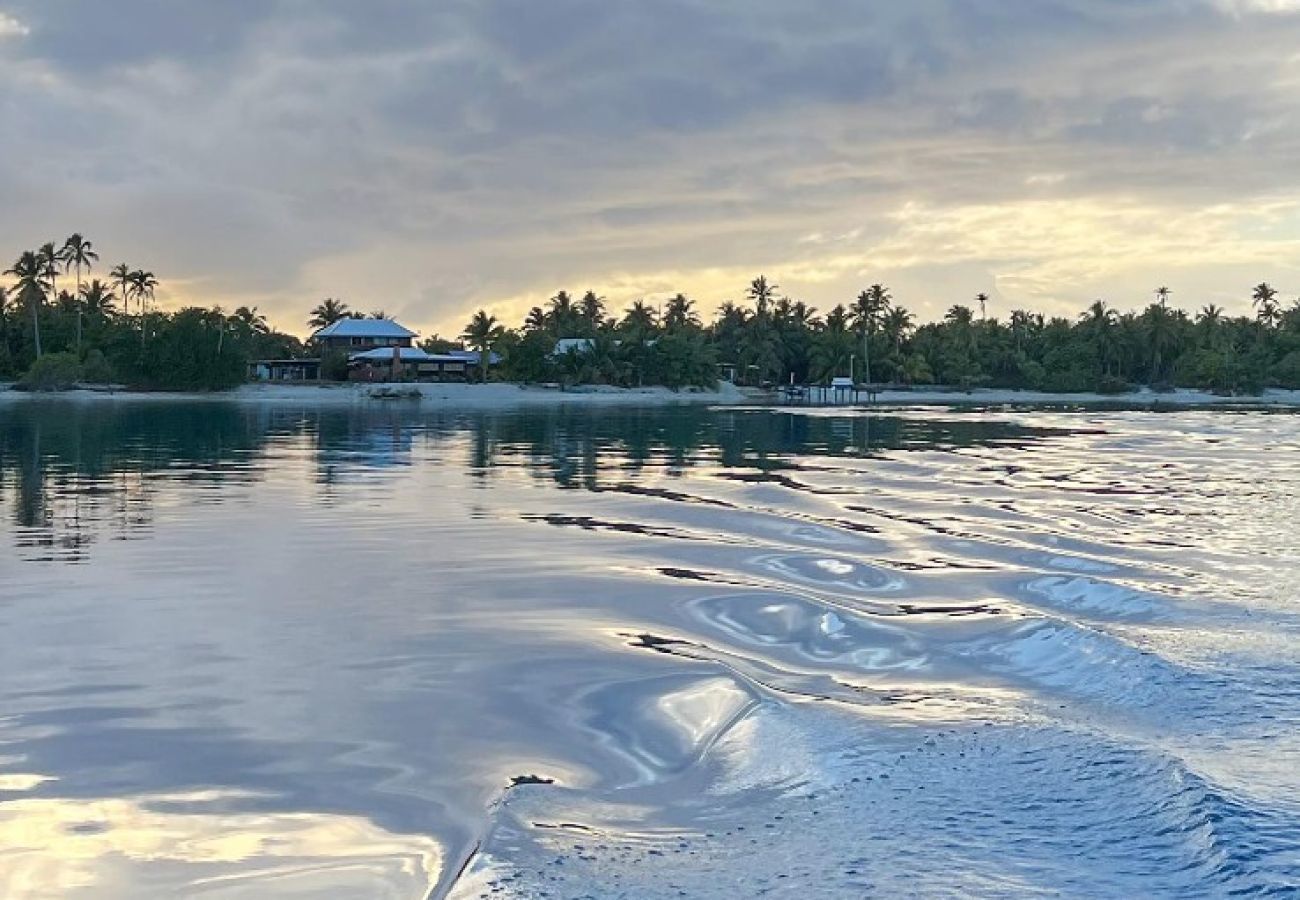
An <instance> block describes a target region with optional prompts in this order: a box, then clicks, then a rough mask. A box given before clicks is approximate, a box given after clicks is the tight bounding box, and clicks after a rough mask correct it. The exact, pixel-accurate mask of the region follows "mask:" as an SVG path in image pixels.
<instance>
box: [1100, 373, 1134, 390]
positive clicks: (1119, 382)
mask: <svg viewBox="0 0 1300 900" xmlns="http://www.w3.org/2000/svg"><path fill="white" fill-rule="evenodd" d="M1132 390H1133V385H1131V384H1129V383H1128V382H1127V381H1125V380H1124V379H1123V378H1119V377H1118V376H1115V375H1103V376H1101V377H1100V378H1098V379H1097V393H1099V394H1127V393H1129V392H1130V391H1132Z"/></svg>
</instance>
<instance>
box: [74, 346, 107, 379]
mask: <svg viewBox="0 0 1300 900" xmlns="http://www.w3.org/2000/svg"><path fill="white" fill-rule="evenodd" d="M81 380H82V381H85V382H87V383H89V384H108V383H109V382H110V381H112V380H113V367H112V366H110V365H109V364H108V360H107V359H105V358H104V354H103V353H101V352H99V350H98V349H95V350H91V351H90V352H89V353H87V354H86V361H85V362H83V363H82V364H81Z"/></svg>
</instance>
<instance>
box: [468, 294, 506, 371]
mask: <svg viewBox="0 0 1300 900" xmlns="http://www.w3.org/2000/svg"><path fill="white" fill-rule="evenodd" d="M504 336H505V329H504V328H502V327H501V325H500V324H498V323H497V317H496V316H493V315H489V314H488V312H487V311H486V310H482V309H480V310H479V311H478V312H476V313H474V316H473V318H471V319H470V320H469V323H468V324H467V325H466V326H465V330H464V331H463V332H461V335H460V337H461V340H463V341H464V342H465V343H466V345H467V346H468V347H469V348H470V349H471V350H477V351H478V355H479V356H478V367H479V371H480V372H481V373H482V375H481V377H482V379H483V381H487V376H488V367H489V366H491V365H492V348H493V347H495V346H496V344H497V342H498V341H500V340H501V338H502V337H504Z"/></svg>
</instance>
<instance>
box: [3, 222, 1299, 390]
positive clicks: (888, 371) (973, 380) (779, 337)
mask: <svg viewBox="0 0 1300 900" xmlns="http://www.w3.org/2000/svg"><path fill="white" fill-rule="evenodd" d="M99 263H100V254H99V251H98V249H97V248H96V247H95V245H94V244H93V243H92V242H91V241H90V240H88V239H86V238H85V237H84V236H83V235H81V234H74V235H71V236H70V237H68V238H67V239H66V240H64V241H62V242H57V241H51V242H47V243H45V244H43V245H42V246H40V247H39V248H37V249H33V250H29V251H24V252H22V253H19V254H18V255H17V256H16V257H14V258H13V262H12V264H10V265H9V267H8V268H7V269H6V270H5V272H4V275H5V279H4V280H0V378H7V379H19V380H21V381H24V382H26V383H28V384H30V385H31V386H32V387H48V386H55V387H57V386H61V385H64V384H66V383H69V382H73V381H82V382H86V381H112V382H116V383H121V384H126V385H130V386H136V387H143V388H173V389H204V390H206V389H219V388H225V387H230V386H233V385H235V384H238V383H241V382H242V381H244V379H245V378H246V377H247V372H248V363H249V361H250V360H253V359H267V358H277V359H285V358H294V357H304V356H308V355H310V354H311V352H312V348H311V346H310V345H308V344H304V343H303V342H302V341H301V340H299V339H298V338H296V337H293V336H291V335H288V334H284V333H281V332H277V331H275V330H274V329H272V328H271V327H270V326H269V324H268V323H267V320H266V317H265V316H264V315H262V314H261V313H260V312H258V310H257V308H256V307H248V306H241V307H239V308H237V309H235V310H234V311H233V312H230V313H228V312H226V311H224V310H222V309H220V308H217V307H213V308H202V307H197V306H184V307H182V308H180V309H176V310H174V311H163V310H160V309H159V308H158V307H157V304H156V302H155V295H156V292H157V290H158V287H159V282H158V279H157V278H156V277H155V276H154V274H153V273H152V272H150V271H148V270H147V269H142V268H137V267H133V266H130V265H127V264H126V263H119V264H117V265H114V266H112V267H111V268H109V269H108V271H107V272H104V273H102V274H98V273H97V267H98V266H99ZM1150 297H1151V299H1150V301H1149V302H1147V303H1145V305H1143V306H1142V307H1141V308H1140V309H1136V310H1132V311H1120V310H1118V309H1116V308H1114V307H1112V306H1111V305H1109V304H1108V303H1107V302H1106V301H1103V300H1097V301H1096V302H1094V303H1092V304H1091V305H1090V306H1088V308H1087V309H1085V310H1083V311H1082V312H1081V313H1079V314H1078V315H1077V316H1073V317H1065V316H1046V315H1043V314H1042V313H1036V312H1032V311H1029V310H1024V309H1016V310H1012V311H1010V312H1009V313H1008V314H1007V316H1006V318H1005V319H1003V318H1000V317H998V316H997V315H994V314H990V310H989V306H990V304H991V303H992V300H991V299H990V297H989V296H988V295H987V294H983V293H980V294H976V295H975V296H974V297H973V298H972V299H971V301H970V302H969V303H958V304H955V305H953V306H951V307H950V308H949V309H948V311H947V312H946V314H945V315H944V316H943V318H942V319H940V320H939V321H935V322H926V323H921V322H919V321H918V317H917V316H916V315H915V314H914V313H913V312H912V311H910V310H909V309H908V308H907V307H906V306H904V305H903V304H902V303H901V302H899V300H898V299H896V298H895V297H894V295H893V293H892V292H891V291H890V290H889V288H887V287H886V286H884V285H882V284H873V285H870V286H868V287H866V288H865V289H864V290H862V291H860V292H858V293H857V294H856V295H855V296H852V297H846V298H845V300H846V302H844V303H841V304H837V305H836V306H834V307H832V308H831V309H829V310H827V311H825V312H824V313H821V312H819V311H818V310H816V309H814V308H813V307H811V306H809V305H808V304H807V303H805V302H803V301H800V300H797V299H795V298H792V297H790V296H788V295H787V294H785V293H783V292H782V291H781V290H780V287H779V286H778V285H776V284H774V283H773V282H771V281H770V280H769V279H767V278H766V277H764V276H759V277H757V278H755V279H753V281H752V282H751V283H750V284H749V286H748V287H747V288H746V289H745V291H744V292H743V294H742V295H741V296H739V297H737V298H735V299H734V300H728V301H726V302H724V303H722V304H721V306H720V307H719V308H718V309H717V311H716V313H715V314H714V315H713V316H712V318H711V321H708V322H706V321H705V320H704V318H703V317H702V316H701V315H700V313H699V311H698V308H697V305H696V303H695V301H693V300H692V299H691V298H690V297H688V296H687V295H685V294H681V293H678V294H675V295H673V296H671V297H665V298H663V299H661V300H655V301H650V300H648V299H639V300H635V301H634V302H632V303H631V304H629V305H628V306H627V307H626V308H625V309H624V310H623V311H622V312H612V311H611V310H610V308H609V305H608V304H607V303H606V301H605V299H604V298H603V297H601V296H600V295H599V294H598V293H597V292H595V291H591V290H589V291H586V292H585V293H583V294H582V295H581V296H580V297H575V296H574V295H571V294H570V293H568V292H567V291H563V290H561V291H559V292H557V293H556V294H555V295H554V296H553V297H551V298H550V300H549V301H547V302H546V303H545V304H543V305H539V306H535V307H533V308H532V309H531V310H529V312H528V313H527V315H526V316H525V317H524V320H523V322H522V323H520V324H519V326H518V327H515V328H509V327H506V326H505V325H504V324H503V323H501V322H500V321H499V320H498V319H497V318H496V317H495V316H494V315H492V314H490V313H489V312H487V311H486V310H480V311H478V312H476V313H474V315H473V317H472V318H471V320H470V321H469V322H468V323H467V324H466V326H465V327H464V329H463V331H462V333H461V334H460V335H459V338H458V339H446V338H442V337H440V336H438V335H433V336H432V337H429V338H426V339H425V340H423V341H421V343H420V345H421V346H422V347H423V348H424V349H426V350H428V351H430V352H442V351H446V350H449V349H452V348H468V349H472V350H475V351H478V352H479V354H480V358H481V359H493V360H496V359H499V360H500V364H499V365H496V366H491V367H480V368H479V370H478V371H477V372H476V373H475V377H478V378H483V379H487V378H489V377H493V378H499V379H504V380H510V381H524V382H538V381H558V382H562V383H567V384H610V385H621V386H628V387H631V386H639V385H651V384H659V385H668V386H670V387H674V388H679V387H685V386H689V385H700V386H704V385H710V384H712V383H713V382H714V381H715V380H716V379H717V378H718V377H719V376H723V377H731V378H734V379H735V380H736V381H738V382H740V383H744V384H754V385H777V384H787V383H790V382H794V383H799V384H806V383H826V382H829V380H830V379H832V378H835V377H851V378H853V379H854V380H855V381H857V382H871V383H876V384H884V383H888V384H896V385H931V384H936V385H951V386H958V387H975V386H989V387H1006V388H1030V389H1037V390H1046V391H1058V392H1081V391H1102V392H1110V393H1119V392H1122V391H1126V390H1129V389H1131V388H1133V387H1136V386H1140V385H1148V386H1151V387H1154V388H1156V389H1164V388H1172V387H1196V388H1205V389H1209V390H1214V391H1219V392H1223V393H1244V394H1249V393H1257V392H1259V391H1260V390H1262V389H1264V388H1266V387H1270V386H1276V387H1285V388H1300V301H1292V302H1289V303H1288V302H1286V301H1285V300H1284V299H1283V298H1282V295H1281V293H1280V292H1279V291H1278V290H1277V289H1276V288H1274V287H1273V286H1272V285H1269V284H1267V283H1261V284H1258V285H1256V286H1255V287H1254V288H1253V289H1251V290H1250V292H1249V295H1248V297H1247V296H1243V300H1247V299H1248V300H1249V302H1250V310H1251V312H1250V314H1248V315H1229V314H1228V313H1226V312H1225V311H1224V310H1223V309H1222V308H1221V307H1219V306H1217V305H1215V304H1213V303H1208V304H1205V305H1203V306H1201V307H1200V309H1199V310H1198V311H1197V312H1195V313H1189V312H1187V311H1186V310H1183V309H1179V308H1177V307H1175V306H1173V305H1172V303H1171V297H1172V292H1171V291H1170V290H1169V289H1168V288H1166V287H1159V288H1156V289H1155V290H1154V292H1153V293H1152V294H1151V295H1150ZM1243 305H1244V304H1243ZM363 317H365V316H363V314H361V313H359V312H357V311H354V310H353V309H351V308H350V307H349V306H348V304H347V303H345V302H343V301H342V300H339V299H336V298H333V297H330V298H326V299H324V300H322V301H321V302H320V303H319V304H317V305H316V307H315V308H313V309H312V310H310V312H309V318H308V320H307V324H308V325H309V326H310V327H311V328H312V330H313V331H315V330H318V329H320V328H323V327H325V326H327V325H330V324H331V323H333V322H337V321H339V320H340V319H343V318H363ZM369 317H371V318H385V317H386V314H385V313H384V312H382V311H375V312H372V313H370V314H369ZM47 356H54V359H52V360H49V361H45V357H47ZM322 370H323V371H324V372H325V374H326V377H339V378H342V377H346V374H347V359H346V356H345V355H340V358H339V359H330V360H325V361H323V363H322Z"/></svg>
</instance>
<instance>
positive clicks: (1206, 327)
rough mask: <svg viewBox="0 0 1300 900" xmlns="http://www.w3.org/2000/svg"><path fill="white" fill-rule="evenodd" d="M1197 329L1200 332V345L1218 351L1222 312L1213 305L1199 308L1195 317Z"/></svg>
mask: <svg viewBox="0 0 1300 900" xmlns="http://www.w3.org/2000/svg"><path fill="white" fill-rule="evenodd" d="M1196 324H1197V327H1199V328H1200V330H1201V343H1202V344H1203V345H1204V346H1206V347H1208V348H1209V349H1211V350H1217V349H1219V334H1220V329H1221V328H1222V326H1223V310H1222V309H1221V308H1220V307H1218V306H1216V305H1215V304H1213V303H1208V304H1206V305H1205V306H1202V307H1201V311H1200V313H1198V314H1197V316H1196Z"/></svg>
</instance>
